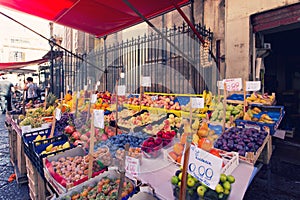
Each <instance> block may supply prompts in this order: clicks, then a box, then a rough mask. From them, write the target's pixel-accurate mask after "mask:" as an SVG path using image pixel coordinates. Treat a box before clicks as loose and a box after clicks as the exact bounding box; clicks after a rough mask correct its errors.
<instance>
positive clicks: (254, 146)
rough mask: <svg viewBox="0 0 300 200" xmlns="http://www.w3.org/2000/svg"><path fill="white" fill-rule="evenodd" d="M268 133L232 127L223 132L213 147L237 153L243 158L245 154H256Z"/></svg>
mask: <svg viewBox="0 0 300 200" xmlns="http://www.w3.org/2000/svg"><path fill="white" fill-rule="evenodd" d="M267 135H268V133H267V132H266V131H258V130H257V129H254V128H237V127H233V128H230V129H228V130H227V131H225V132H224V133H223V134H222V135H221V136H220V137H219V138H218V140H217V141H216V142H215V144H214V147H215V148H218V149H222V150H224V151H227V152H230V151H235V152H238V153H239V155H240V156H245V154H246V152H256V151H257V150H258V149H259V148H260V147H261V146H262V144H263V143H264V140H265V138H266V137H267Z"/></svg>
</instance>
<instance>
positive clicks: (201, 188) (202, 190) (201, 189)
mask: <svg viewBox="0 0 300 200" xmlns="http://www.w3.org/2000/svg"><path fill="white" fill-rule="evenodd" d="M206 190H207V188H206V187H204V186H203V185H200V186H198V187H197V194H198V196H200V197H203V196H204V193H205V192H206Z"/></svg>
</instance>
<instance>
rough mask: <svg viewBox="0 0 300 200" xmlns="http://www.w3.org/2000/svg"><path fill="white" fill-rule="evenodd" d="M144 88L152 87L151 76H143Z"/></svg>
mask: <svg viewBox="0 0 300 200" xmlns="http://www.w3.org/2000/svg"><path fill="white" fill-rule="evenodd" d="M142 86H143V87H151V76H143V77H142Z"/></svg>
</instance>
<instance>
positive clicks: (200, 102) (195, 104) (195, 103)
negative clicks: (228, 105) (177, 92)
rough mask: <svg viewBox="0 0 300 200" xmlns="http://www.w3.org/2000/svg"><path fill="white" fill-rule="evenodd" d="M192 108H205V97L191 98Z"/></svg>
mask: <svg viewBox="0 0 300 200" xmlns="http://www.w3.org/2000/svg"><path fill="white" fill-rule="evenodd" d="M191 102H192V108H204V99H203V98H191Z"/></svg>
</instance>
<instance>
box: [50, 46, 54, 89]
mask: <svg viewBox="0 0 300 200" xmlns="http://www.w3.org/2000/svg"><path fill="white" fill-rule="evenodd" d="M49 44H50V51H51V52H50V91H51V92H52V93H54V80H53V79H54V73H53V65H54V64H53V58H54V57H53V43H52V41H50V42H49Z"/></svg>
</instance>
